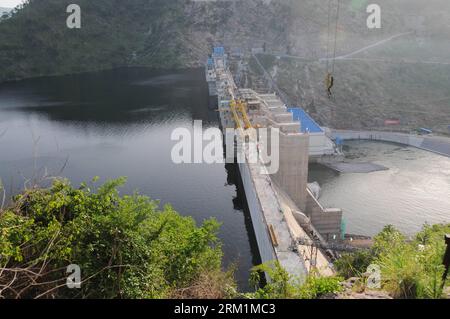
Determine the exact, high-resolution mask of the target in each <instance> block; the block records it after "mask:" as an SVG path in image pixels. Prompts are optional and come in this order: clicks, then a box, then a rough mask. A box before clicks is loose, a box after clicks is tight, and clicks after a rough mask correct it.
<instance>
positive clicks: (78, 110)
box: [0, 68, 450, 290]
mask: <svg viewBox="0 0 450 319" xmlns="http://www.w3.org/2000/svg"><path fill="white" fill-rule="evenodd" d="M194 120H202V121H203V126H204V128H208V127H218V125H219V123H218V118H217V112H216V111H214V110H209V108H208V94H207V86H206V83H205V80H204V75H203V70H202V69H196V70H187V71H174V72H155V71H152V70H148V69H142V68H134V69H123V70H115V71H105V72H97V73H90V74H83V75H74V76H63V77H51V78H38V79H31V80H24V81H20V82H15V83H5V84H0V178H1V179H2V181H3V184H4V185H5V186H6V189H7V193H8V196H9V195H11V194H12V193H17V192H19V191H20V190H21V189H23V187H24V183H29V182H30V181H33V180H37V181H39V180H41V178H42V176H43V175H58V176H64V177H68V178H69V179H70V180H71V181H72V182H73V184H75V185H77V184H79V183H81V182H83V181H90V180H91V179H92V177H94V176H100V178H101V181H104V180H106V179H109V178H117V177H119V176H127V177H128V183H127V185H126V186H125V187H124V188H123V189H122V190H121V192H122V193H131V192H133V191H135V190H138V191H139V192H140V193H142V194H145V195H148V196H150V197H151V198H153V199H157V200H160V202H161V205H163V204H166V203H170V204H172V205H173V206H174V208H175V209H176V210H177V211H178V212H180V213H181V214H183V215H190V216H193V217H194V218H195V219H196V220H197V221H198V222H199V223H200V222H202V221H203V220H204V219H206V218H209V217H211V216H213V217H215V218H216V219H217V220H218V221H220V222H221V223H222V227H221V230H220V234H219V236H220V238H221V240H222V242H223V250H224V253H225V264H226V265H227V266H228V265H235V266H236V267H237V270H236V275H237V279H238V283H239V286H240V287H241V289H244V290H245V289H248V275H249V270H250V268H251V267H252V266H253V265H255V264H257V263H259V257H258V250H257V247H256V245H255V239H254V234H253V230H252V226H251V221H250V218H249V214H248V210H247V207H246V201H245V197H244V196H243V192H242V188H241V187H240V185H239V175H238V173H237V171H236V166H234V165H219V164H214V165H207V164H191V165H189V164H183V165H176V164H174V163H173V162H172V160H171V150H172V147H173V146H174V143H175V142H172V141H171V139H170V136H171V133H172V131H173V130H174V129H176V128H179V127H185V128H188V129H190V130H192V127H193V121H194ZM348 152H349V154H351V155H352V156H353V157H354V158H356V159H358V160H372V161H375V162H377V163H380V164H382V165H385V166H387V167H388V168H390V169H389V170H388V171H383V172H376V173H370V174H343V175H338V174H336V173H334V172H332V171H330V170H328V169H326V168H324V167H320V166H313V167H312V168H311V170H310V180H312V181H318V182H319V183H320V184H321V186H322V196H321V202H322V203H324V205H325V206H337V207H342V208H343V209H344V212H345V219H346V221H347V230H348V231H349V232H353V233H358V234H369V235H373V234H375V233H376V232H378V231H379V230H380V229H381V228H382V227H383V225H385V224H394V225H396V226H398V227H399V228H400V229H402V230H404V231H405V232H407V233H414V232H416V231H417V230H418V229H419V227H420V226H419V225H421V224H423V223H424V222H430V223H434V222H441V221H450V218H449V215H450V211H449V208H450V159H448V158H443V157H440V156H437V155H434V154H430V153H427V152H423V151H419V150H415V149H411V148H404V147H399V146H396V145H390V144H378V143H368V142H363V143H359V142H355V143H350V144H348ZM41 182H42V181H41ZM43 183H45V181H44V182H43Z"/></svg>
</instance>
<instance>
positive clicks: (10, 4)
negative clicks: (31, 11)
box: [0, 0, 23, 8]
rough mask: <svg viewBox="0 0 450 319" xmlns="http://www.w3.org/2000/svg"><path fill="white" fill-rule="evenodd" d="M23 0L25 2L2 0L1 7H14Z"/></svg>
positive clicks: (0, 0) (0, 1)
mask: <svg viewBox="0 0 450 319" xmlns="http://www.w3.org/2000/svg"><path fill="white" fill-rule="evenodd" d="M21 2H23V0H0V7H4V8H14V7H15V6H17V5H18V4H19V3H21Z"/></svg>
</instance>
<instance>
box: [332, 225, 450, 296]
mask: <svg viewBox="0 0 450 319" xmlns="http://www.w3.org/2000/svg"><path fill="white" fill-rule="evenodd" d="M447 233H450V225H434V226H429V225H425V226H424V227H423V229H422V231H421V232H419V233H418V234H417V235H416V236H415V238H414V239H413V240H407V239H406V237H405V236H404V235H403V234H401V233H400V232H399V231H398V230H397V229H395V228H394V227H393V226H386V227H385V228H384V229H383V231H381V232H380V233H379V234H378V235H377V236H375V237H374V244H373V246H372V247H371V248H370V249H369V250H363V251H359V252H356V253H351V254H344V255H343V256H342V257H341V258H340V259H339V260H337V261H336V262H335V266H336V269H337V270H338V272H339V274H340V275H341V276H343V277H345V278H349V277H353V276H361V275H362V274H363V273H365V272H366V269H367V267H368V266H369V265H370V264H377V265H378V266H380V270H381V280H382V288H383V289H385V290H387V291H388V292H389V293H390V294H391V295H392V296H393V297H395V298H441V297H442V293H443V290H442V275H443V273H444V266H443V265H442V261H443V256H444V252H445V243H444V235H445V234H447Z"/></svg>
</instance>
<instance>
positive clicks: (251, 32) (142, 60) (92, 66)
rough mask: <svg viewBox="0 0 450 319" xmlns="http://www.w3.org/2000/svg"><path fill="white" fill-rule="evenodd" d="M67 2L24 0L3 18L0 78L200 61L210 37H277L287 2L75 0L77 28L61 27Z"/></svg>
mask: <svg viewBox="0 0 450 319" xmlns="http://www.w3.org/2000/svg"><path fill="white" fill-rule="evenodd" d="M72 2H73V1H70V0H39V1H36V0H31V1H30V2H29V3H28V4H26V5H25V6H24V7H23V8H22V9H21V10H19V11H18V12H16V13H15V14H14V15H13V16H12V17H11V18H9V19H7V20H4V21H2V23H1V24H0V64H1V65H3V66H5V68H2V71H1V72H0V81H4V80H11V79H18V78H24V77H31V76H39V75H50V74H66V73H74V72H82V71H91V70H96V69H105V68H113V67H118V66H129V65H145V66H150V67H157V68H176V67H189V66H194V65H200V64H202V63H203V62H204V61H205V59H206V56H207V55H208V52H210V50H211V46H212V45H213V44H215V43H216V44H217V43H225V44H226V45H232V44H236V45H248V46H250V47H251V44H250V43H253V42H258V41H259V43H262V42H264V41H270V42H271V43H284V39H283V37H284V29H283V25H284V23H286V21H287V20H288V19H289V18H288V17H286V18H284V15H289V10H288V9H286V8H284V6H285V4H284V2H286V1H277V2H274V3H272V4H268V5H266V4H264V1H262V0H248V1H238V2H234V1H231V2H230V1H220V2H204V1H186V0H177V1H166V0H133V1H122V0H96V1H91V0H79V1H77V4H78V5H80V7H81V10H82V27H81V29H68V28H67V27H66V19H67V16H68V14H67V13H66V7H67V5H68V4H70V3H72ZM283 12H285V13H286V14H284V13H283Z"/></svg>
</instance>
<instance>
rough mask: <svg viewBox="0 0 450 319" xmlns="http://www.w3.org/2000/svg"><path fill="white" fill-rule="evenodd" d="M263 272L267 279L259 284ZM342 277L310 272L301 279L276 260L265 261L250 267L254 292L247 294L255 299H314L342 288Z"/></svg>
mask: <svg viewBox="0 0 450 319" xmlns="http://www.w3.org/2000/svg"><path fill="white" fill-rule="evenodd" d="M262 273H265V274H266V275H267V276H268V277H269V280H268V282H267V283H266V284H264V285H262V287H259V286H260V284H261V274H262ZM341 281H342V278H340V277H321V276H319V275H318V274H316V273H314V272H312V273H310V274H309V275H308V276H307V277H306V278H304V279H303V280H302V279H301V278H295V277H293V276H291V275H290V274H289V273H288V272H287V271H286V270H285V269H284V268H283V267H282V266H281V265H280V263H279V262H278V261H277V262H271V263H265V264H262V265H259V266H256V267H254V268H253V269H252V273H251V280H250V282H251V283H252V284H253V285H255V287H256V292H255V293H252V294H248V295H247V297H248V298H256V299H315V298H320V297H322V296H326V295H328V294H335V293H338V292H340V291H341V290H342V286H341V284H340V283H341Z"/></svg>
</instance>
